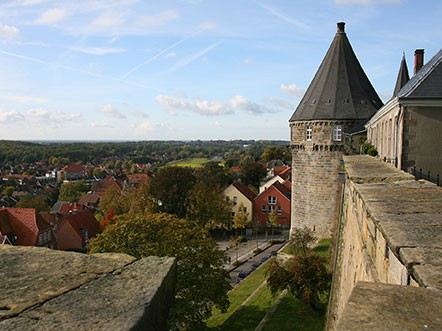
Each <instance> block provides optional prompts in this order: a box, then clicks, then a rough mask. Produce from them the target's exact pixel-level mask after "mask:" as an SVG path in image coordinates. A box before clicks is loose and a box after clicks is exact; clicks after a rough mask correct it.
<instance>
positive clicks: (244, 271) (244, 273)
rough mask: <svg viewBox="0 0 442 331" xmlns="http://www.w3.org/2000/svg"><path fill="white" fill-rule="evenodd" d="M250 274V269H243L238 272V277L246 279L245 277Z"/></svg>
mask: <svg viewBox="0 0 442 331" xmlns="http://www.w3.org/2000/svg"><path fill="white" fill-rule="evenodd" d="M249 274H250V271H249V270H241V271H240V272H239V273H238V278H242V279H244V278H246V277H247V276H248V275H249Z"/></svg>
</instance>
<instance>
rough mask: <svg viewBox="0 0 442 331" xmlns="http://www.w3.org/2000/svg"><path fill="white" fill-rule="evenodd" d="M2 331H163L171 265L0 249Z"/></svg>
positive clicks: (164, 260)
mask: <svg viewBox="0 0 442 331" xmlns="http://www.w3.org/2000/svg"><path fill="white" fill-rule="evenodd" d="M0 263H1V264H2V269H1V270H2V271H1V273H0V292H1V293H2V296H1V299H0V320H1V321H0V329H1V330H61V329H62V330H80V331H81V330H104V329H107V330H138V329H143V330H164V329H165V327H166V320H167V314H168V309H169V307H170V306H171V302H172V300H173V296H174V290H175V282H176V281H175V277H176V274H175V260H174V259H173V258H167V257H165V258H159V257H147V258H144V259H141V260H135V259H134V258H133V257H130V256H128V255H125V254H93V255H85V254H80V253H71V252H61V251H54V250H50V249H46V248H36V247H13V246H0Z"/></svg>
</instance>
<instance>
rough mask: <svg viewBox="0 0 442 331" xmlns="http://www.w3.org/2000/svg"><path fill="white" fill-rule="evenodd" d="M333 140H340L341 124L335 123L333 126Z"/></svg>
mask: <svg viewBox="0 0 442 331" xmlns="http://www.w3.org/2000/svg"><path fill="white" fill-rule="evenodd" d="M333 140H334V141H341V140H342V125H335V126H334V127H333Z"/></svg>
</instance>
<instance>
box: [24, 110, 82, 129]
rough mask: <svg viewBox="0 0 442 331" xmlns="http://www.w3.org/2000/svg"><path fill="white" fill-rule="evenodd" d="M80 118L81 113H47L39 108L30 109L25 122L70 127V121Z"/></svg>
mask: <svg viewBox="0 0 442 331" xmlns="http://www.w3.org/2000/svg"><path fill="white" fill-rule="evenodd" d="M80 118H81V113H79V112H75V113H65V112H63V111H60V110H54V111H48V110H44V109H41V108H32V109H29V110H28V111H27V112H26V120H29V121H30V122H34V123H40V124H43V125H46V124H47V125H55V126H58V125H60V124H65V125H72V121H77V120H79V119H80Z"/></svg>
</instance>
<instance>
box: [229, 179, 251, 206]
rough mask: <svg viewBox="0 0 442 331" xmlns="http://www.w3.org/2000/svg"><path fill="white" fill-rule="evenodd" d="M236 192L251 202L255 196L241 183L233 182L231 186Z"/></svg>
mask: <svg viewBox="0 0 442 331" xmlns="http://www.w3.org/2000/svg"><path fill="white" fill-rule="evenodd" d="M232 185H233V186H234V187H235V188H236V189H237V190H238V191H240V192H241V193H242V194H243V195H244V196H245V197H246V198H247V199H249V200H250V201H253V200H254V199H255V197H256V194H255V193H253V191H252V190H251V189H249V187H248V186H247V185H245V184H243V183H241V182H234V183H233V184H232Z"/></svg>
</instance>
